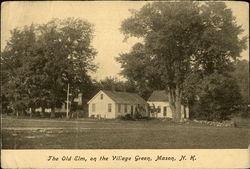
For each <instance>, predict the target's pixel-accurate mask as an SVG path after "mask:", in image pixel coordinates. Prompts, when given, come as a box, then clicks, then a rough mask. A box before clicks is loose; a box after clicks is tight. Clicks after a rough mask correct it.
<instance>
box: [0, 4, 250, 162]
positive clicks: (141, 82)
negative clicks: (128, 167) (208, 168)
mask: <svg viewBox="0 0 250 169" xmlns="http://www.w3.org/2000/svg"><path fill="white" fill-rule="evenodd" d="M0 74H1V106H0V108H1V149H2V150H22V149H25V150H27V149H29V150H30V149H39V150H40V149H53V150H54V149H75V150H76V149H79V150H80V149H87V150H92V149H99V150H110V149H111V150H113V149H133V150H134V149H135V150H137V149H138V150H140V149H154V150H155V149H159V150H161V149H247V148H248V146H249V144H250V134H249V129H250V103H249V5H248V3H247V2H236V1H225V2H222V1H159V2H158V1H155V2H152V1H13V2H11V1H8V2H4V3H2V4H1V73H0ZM114 156H115V157H113V158H115V160H116V159H118V160H122V159H125V158H124V157H121V156H119V155H114ZM135 157H137V156H135ZM65 158H66V157H65ZM127 158H129V157H127ZM191 158H193V159H195V158H194V157H191ZM53 159H56V157H54V156H49V157H48V161H50V160H53ZM77 159H79V160H83V161H84V160H85V159H84V158H81V157H80V156H79V157H77ZM103 159H104V160H105V157H103ZM156 159H157V160H159V161H160V160H172V159H170V157H165V156H156ZM173 159H174V157H173ZM181 159H183V160H184V159H185V157H184V156H183V157H181V158H180V160H181ZM66 160H67V158H66ZM126 160H128V159H126ZM136 160H137V159H136V158H135V161H136ZM138 160H143V157H140V156H138ZM144 160H148V159H146V158H145V159H144ZM157 160H156V161H157ZM248 163H249V162H248Z"/></svg>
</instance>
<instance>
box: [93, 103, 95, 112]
mask: <svg viewBox="0 0 250 169" xmlns="http://www.w3.org/2000/svg"><path fill="white" fill-rule="evenodd" d="M92 112H95V104H92Z"/></svg>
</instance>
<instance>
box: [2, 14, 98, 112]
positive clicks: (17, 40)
mask: <svg viewBox="0 0 250 169" xmlns="http://www.w3.org/2000/svg"><path fill="white" fill-rule="evenodd" d="M92 38H93V25H92V24H90V23H89V22H88V21H85V20H82V19H75V18H67V19H64V20H60V19H52V20H51V21H49V22H48V23H46V24H40V25H34V24H32V25H30V26H25V27H24V28H19V29H18V28H15V29H14V30H12V31H11V38H10V40H9V41H8V43H7V45H6V47H5V49H4V51H3V52H2V56H1V61H2V62H1V66H2V70H1V74H2V76H4V78H3V79H4V80H3V85H4V89H5V91H3V93H4V94H5V95H6V96H8V98H11V100H12V104H15V105H19V106H20V105H23V106H24V107H32V108H36V107H43V108H45V107H46V108H51V109H52V111H53V110H54V109H55V108H56V107H60V106H61V104H62V103H63V102H64V101H65V100H66V92H67V85H68V84H69V85H70V88H71V93H72V99H73V98H74V97H76V96H77V95H78V93H79V92H80V91H82V90H84V89H86V88H87V87H88V86H89V85H91V80H90V77H89V75H88V72H89V71H94V70H95V65H94V64H93V63H92V61H93V59H94V56H95V55H96V50H95V49H94V48H93V47H92V45H91V41H92ZM19 102H21V103H19ZM14 107H15V106H14Z"/></svg>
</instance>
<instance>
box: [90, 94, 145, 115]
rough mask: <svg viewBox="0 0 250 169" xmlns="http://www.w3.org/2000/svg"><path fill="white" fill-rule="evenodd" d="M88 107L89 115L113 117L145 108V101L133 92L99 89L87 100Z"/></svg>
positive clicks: (132, 113)
mask: <svg viewBox="0 0 250 169" xmlns="http://www.w3.org/2000/svg"><path fill="white" fill-rule="evenodd" d="M88 107H89V117H96V118H107V119H113V118H117V117H118V116H125V115H126V114H131V115H134V113H135V112H136V110H138V108H144V109H145V110H147V102H146V101H145V100H144V99H143V98H141V97H140V96H139V95H137V94H135V93H128V92H116V91H107V90H101V91H99V92H98V93H97V94H96V95H95V96H94V97H93V98H92V99H91V100H90V101H89V102H88ZM143 116H146V112H145V114H143Z"/></svg>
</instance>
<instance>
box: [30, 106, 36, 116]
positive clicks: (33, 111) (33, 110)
mask: <svg viewBox="0 0 250 169" xmlns="http://www.w3.org/2000/svg"><path fill="white" fill-rule="evenodd" d="M33 113H35V108H34V107H32V108H31V111H30V117H32V115H33Z"/></svg>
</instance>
